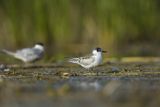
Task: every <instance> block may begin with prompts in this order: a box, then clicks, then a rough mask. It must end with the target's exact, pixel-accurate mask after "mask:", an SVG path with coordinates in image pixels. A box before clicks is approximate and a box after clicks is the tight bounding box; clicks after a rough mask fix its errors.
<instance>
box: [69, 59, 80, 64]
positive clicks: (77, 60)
mask: <svg viewBox="0 0 160 107" xmlns="http://www.w3.org/2000/svg"><path fill="white" fill-rule="evenodd" d="M68 62H71V63H79V58H72V59H69V60H68Z"/></svg>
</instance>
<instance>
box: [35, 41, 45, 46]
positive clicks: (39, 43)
mask: <svg viewBox="0 0 160 107" xmlns="http://www.w3.org/2000/svg"><path fill="white" fill-rule="evenodd" d="M36 45H41V46H44V44H43V43H41V42H38V43H36Z"/></svg>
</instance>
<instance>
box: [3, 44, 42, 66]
mask: <svg viewBox="0 0 160 107" xmlns="http://www.w3.org/2000/svg"><path fill="white" fill-rule="evenodd" d="M2 52H3V53H5V54H8V55H10V56H13V57H14V58H17V59H19V60H21V61H23V62H25V63H28V62H34V61H37V60H39V59H41V58H42V57H43V54H44V45H43V43H36V44H35V45H34V47H32V48H24V49H21V50H17V51H16V52H11V51H8V50H5V49H3V50H2Z"/></svg>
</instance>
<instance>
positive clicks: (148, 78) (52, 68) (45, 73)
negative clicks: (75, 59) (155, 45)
mask: <svg viewBox="0 0 160 107" xmlns="http://www.w3.org/2000/svg"><path fill="white" fill-rule="evenodd" d="M7 67H8V68H9V69H10V70H9V71H1V72H0V104H1V106H2V107H10V106H12V107H18V106H19V107H22V106H26V107H28V106H33V107H43V106H48V107H51V106H56V107H57V106H58V107H62V106H65V107H74V106H78V107H81V106H82V105H83V106H84V107H89V106H92V107H97V106H101V107H106V106H123V107H125V106H130V107H132V106H133V107H135V106H136V107H137V106H139V107H140V106H145V107H153V106H154V107H156V106H157V107H158V106H159V105H160V102H159V101H160V77H159V75H160V63H158V62H156V63H153V62H151V63H109V64H107V63H106V64H103V65H101V66H99V67H97V68H95V69H93V70H90V71H88V70H85V69H83V68H81V67H79V66H76V65H65V66H64V65H63V64H62V65H57V64H48V65H27V66H26V65H25V66H24V65H21V66H20V65H7Z"/></svg>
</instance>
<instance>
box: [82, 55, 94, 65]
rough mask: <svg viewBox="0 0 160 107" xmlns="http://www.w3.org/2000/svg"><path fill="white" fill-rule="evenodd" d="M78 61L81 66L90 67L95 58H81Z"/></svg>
mask: <svg viewBox="0 0 160 107" xmlns="http://www.w3.org/2000/svg"><path fill="white" fill-rule="evenodd" d="M80 59H81V60H80V64H81V65H90V64H92V63H93V62H94V61H95V58H94V57H93V56H86V57H81V58H80Z"/></svg>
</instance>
